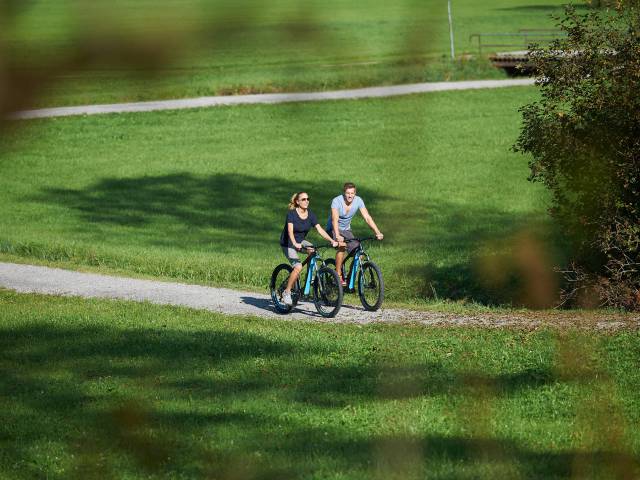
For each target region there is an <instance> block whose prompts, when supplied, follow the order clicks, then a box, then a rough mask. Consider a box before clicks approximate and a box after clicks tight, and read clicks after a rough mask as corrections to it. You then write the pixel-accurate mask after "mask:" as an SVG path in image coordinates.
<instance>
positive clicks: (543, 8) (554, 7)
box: [495, 2, 591, 13]
mask: <svg viewBox="0 0 640 480" xmlns="http://www.w3.org/2000/svg"><path fill="white" fill-rule="evenodd" d="M567 3H569V2H567ZM573 7H574V8H575V9H576V10H590V9H591V7H589V6H588V5H585V4H582V3H574V4H573ZM563 9H564V5H558V4H545V5H518V6H515V7H500V8H496V9H495V10H501V11H512V12H547V13H558V12H559V11H562V10H563Z"/></svg>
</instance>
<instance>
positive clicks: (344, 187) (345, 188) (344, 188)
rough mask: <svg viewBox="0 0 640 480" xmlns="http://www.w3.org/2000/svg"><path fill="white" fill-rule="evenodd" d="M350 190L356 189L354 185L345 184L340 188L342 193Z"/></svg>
mask: <svg viewBox="0 0 640 480" xmlns="http://www.w3.org/2000/svg"><path fill="white" fill-rule="evenodd" d="M350 188H356V184H355V183H351V182H347V183H345V184H344V186H343V187H342V191H343V192H346V191H347V190H349V189H350Z"/></svg>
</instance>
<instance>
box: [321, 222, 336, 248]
mask: <svg viewBox="0 0 640 480" xmlns="http://www.w3.org/2000/svg"><path fill="white" fill-rule="evenodd" d="M316 230H317V231H318V233H319V234H320V236H321V237H322V238H324V239H325V240H326V241H327V242H329V243H330V244H331V246H332V247H334V248H335V247H337V246H338V242H336V241H335V240H334V239H333V238H331V235H329V234H328V233H327V232H326V230H325V229H324V228H322V227H321V226H320V224H319V223H318V224H316Z"/></svg>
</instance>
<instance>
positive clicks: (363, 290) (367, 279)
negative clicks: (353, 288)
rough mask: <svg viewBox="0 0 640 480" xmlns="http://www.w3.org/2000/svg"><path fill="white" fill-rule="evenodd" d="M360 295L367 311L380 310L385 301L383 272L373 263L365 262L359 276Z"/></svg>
mask: <svg viewBox="0 0 640 480" xmlns="http://www.w3.org/2000/svg"><path fill="white" fill-rule="evenodd" d="M358 295H359V296H360V302H361V303H362V306H363V307H364V309H365V310H369V311H371V312H373V311H375V310H378V309H379V308H380V305H382V301H383V300H384V280H382V272H381V271H380V267H378V266H377V265H376V264H375V263H373V262H364V263H363V264H362V265H361V266H360V274H359V275H358Z"/></svg>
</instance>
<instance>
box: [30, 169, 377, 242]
mask: <svg viewBox="0 0 640 480" xmlns="http://www.w3.org/2000/svg"><path fill="white" fill-rule="evenodd" d="M301 190H304V191H307V192H308V193H309V195H310V197H311V198H312V203H311V207H310V208H311V210H312V211H314V212H315V213H316V215H317V217H318V221H319V222H320V224H321V225H323V226H324V225H325V223H326V220H327V216H328V212H329V204H330V202H331V199H332V198H333V197H335V196H336V195H339V194H340V192H341V185H340V184H338V183H336V182H333V183H331V182H323V181H317V180H305V181H302V182H294V181H291V180H288V179H286V178H276V177H266V178H265V177H259V176H252V175H245V174H217V175H210V176H196V175H193V174H191V173H176V174H170V175H162V176H149V177H137V178H106V179H102V180H100V181H98V182H96V183H95V184H93V185H90V186H88V187H86V188H83V189H79V190H76V189H63V188H53V189H47V190H44V191H43V192H42V193H41V194H40V195H38V196H36V197H35V198H30V199H29V200H31V201H36V202H43V203H47V204H49V203H53V204H58V205H62V206H64V207H66V208H68V209H69V210H70V211H71V212H73V213H75V214H76V215H77V216H78V218H79V220H80V222H79V223H78V227H77V233H78V234H80V235H82V234H87V235H91V234H93V233H95V231H96V228H97V227H99V228H100V229H101V231H103V232H109V233H110V234H112V235H113V236H114V237H115V238H116V241H119V240H120V238H119V237H120V235H121V232H122V228H123V227H124V229H126V234H122V235H126V236H128V237H129V241H130V242H132V243H134V242H135V243H136V244H140V245H170V246H173V247H180V248H183V249H185V250H188V249H191V248H193V247H197V246H199V245H206V244H210V243H211V242H212V241H215V242H219V243H223V242H225V241H226V242H233V243H234V244H238V245H242V246H248V247H251V246H253V247H259V246H261V245H264V244H265V242H270V243H274V244H277V242H278V238H279V235H280V232H281V230H282V227H283V225H284V219H285V216H286V212H287V204H288V202H289V199H290V198H291V195H292V194H293V193H295V192H298V191H301ZM366 195H367V197H368V199H369V200H370V201H371V203H372V204H376V203H377V202H383V201H385V200H386V199H388V198H389V197H388V196H387V195H386V194H383V193H380V192H376V191H367V193H366ZM105 241H107V242H108V241H110V239H109V238H106V239H105Z"/></svg>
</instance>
